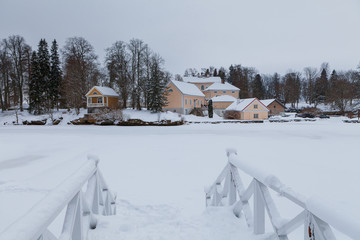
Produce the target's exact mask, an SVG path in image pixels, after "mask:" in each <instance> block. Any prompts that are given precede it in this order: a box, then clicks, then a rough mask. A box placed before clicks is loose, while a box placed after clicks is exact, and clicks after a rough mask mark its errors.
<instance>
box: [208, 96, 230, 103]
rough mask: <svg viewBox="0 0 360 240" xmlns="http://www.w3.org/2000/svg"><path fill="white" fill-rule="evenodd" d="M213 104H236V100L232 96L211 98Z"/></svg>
mask: <svg viewBox="0 0 360 240" xmlns="http://www.w3.org/2000/svg"><path fill="white" fill-rule="evenodd" d="M211 100H212V101H213V102H235V101H236V98H234V97H233V96H230V95H221V96H217V97H213V98H211Z"/></svg>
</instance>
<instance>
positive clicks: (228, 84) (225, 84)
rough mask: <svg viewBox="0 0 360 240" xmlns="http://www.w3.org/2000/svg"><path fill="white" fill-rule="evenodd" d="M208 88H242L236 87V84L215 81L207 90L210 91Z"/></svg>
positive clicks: (231, 89)
mask: <svg viewBox="0 0 360 240" xmlns="http://www.w3.org/2000/svg"><path fill="white" fill-rule="evenodd" d="M208 90H230V91H234V90H235V91H237V90H240V89H239V88H237V87H235V86H234V85H231V84H230V83H213V84H212V85H211V86H209V87H208V88H207V89H206V90H205V91H208Z"/></svg>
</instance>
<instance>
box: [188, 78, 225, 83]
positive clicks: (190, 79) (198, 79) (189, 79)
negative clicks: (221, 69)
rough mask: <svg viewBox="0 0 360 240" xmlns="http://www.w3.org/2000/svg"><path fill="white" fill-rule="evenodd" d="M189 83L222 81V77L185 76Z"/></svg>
mask: <svg viewBox="0 0 360 240" xmlns="http://www.w3.org/2000/svg"><path fill="white" fill-rule="evenodd" d="M183 79H184V82H188V83H221V78H220V77H183Z"/></svg>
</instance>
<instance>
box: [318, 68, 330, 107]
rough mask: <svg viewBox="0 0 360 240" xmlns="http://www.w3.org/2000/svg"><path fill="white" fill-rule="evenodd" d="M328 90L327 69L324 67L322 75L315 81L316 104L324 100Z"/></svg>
mask: <svg viewBox="0 0 360 240" xmlns="http://www.w3.org/2000/svg"><path fill="white" fill-rule="evenodd" d="M327 92H328V79H327V72H326V69H325V68H323V70H322V71H321V75H320V77H319V78H317V79H316V82H315V101H316V104H318V103H320V102H324V101H325V100H326V95H327Z"/></svg>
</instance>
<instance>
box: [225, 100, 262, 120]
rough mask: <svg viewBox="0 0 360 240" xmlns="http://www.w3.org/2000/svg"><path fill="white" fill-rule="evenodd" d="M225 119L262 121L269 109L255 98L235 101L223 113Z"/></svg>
mask: <svg viewBox="0 0 360 240" xmlns="http://www.w3.org/2000/svg"><path fill="white" fill-rule="evenodd" d="M224 118H225V119H239V120H264V119H268V118H269V109H268V108H267V107H266V106H265V105H264V104H263V103H262V102H261V101H260V100H259V99H257V98H246V99H237V100H236V101H235V102H234V103H232V104H231V105H230V106H229V107H227V108H226V110H225V112H224Z"/></svg>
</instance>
